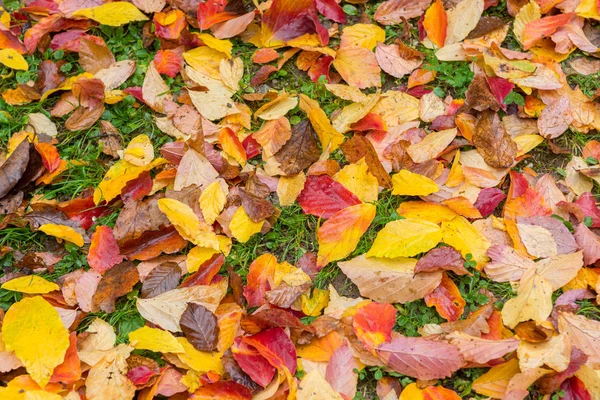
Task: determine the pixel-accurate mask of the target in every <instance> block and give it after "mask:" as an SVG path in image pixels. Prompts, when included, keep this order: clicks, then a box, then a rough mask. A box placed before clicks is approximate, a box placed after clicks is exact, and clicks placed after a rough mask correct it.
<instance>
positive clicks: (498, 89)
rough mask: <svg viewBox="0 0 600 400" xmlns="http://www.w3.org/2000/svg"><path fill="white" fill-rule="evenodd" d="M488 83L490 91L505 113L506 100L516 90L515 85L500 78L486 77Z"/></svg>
mask: <svg viewBox="0 0 600 400" xmlns="http://www.w3.org/2000/svg"><path fill="white" fill-rule="evenodd" d="M486 79H487V83H488V85H489V86H490V90H491V91H492V93H493V94H494V96H495V97H496V100H498V104H500V107H502V109H503V110H504V111H506V104H504V98H505V97H506V96H507V95H508V94H509V93H510V92H511V90H513V89H514V87H515V84H514V83H511V82H509V81H508V79H505V78H501V77H499V76H486Z"/></svg>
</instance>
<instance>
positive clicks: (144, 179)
mask: <svg viewBox="0 0 600 400" xmlns="http://www.w3.org/2000/svg"><path fill="white" fill-rule="evenodd" d="M152 185H153V183H152V177H151V176H150V172H148V171H144V172H142V173H141V174H140V176H138V177H137V178H135V179H133V180H131V181H129V182H127V184H125V187H124V188H123V190H121V199H122V200H123V202H127V201H131V200H133V201H139V200H142V199H143V198H144V197H146V196H147V195H149V194H150V192H151V191H152Z"/></svg>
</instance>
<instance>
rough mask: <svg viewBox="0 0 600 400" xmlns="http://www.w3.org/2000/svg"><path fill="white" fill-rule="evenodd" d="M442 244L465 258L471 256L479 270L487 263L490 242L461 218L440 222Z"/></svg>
mask: <svg viewBox="0 0 600 400" xmlns="http://www.w3.org/2000/svg"><path fill="white" fill-rule="evenodd" d="M442 230H443V237H444V239H443V240H444V243H446V244H448V245H450V246H452V247H454V248H455V249H456V250H458V251H459V252H460V254H462V256H463V257H466V256H467V254H471V255H472V256H473V259H474V260H475V261H476V262H477V269H479V270H481V268H483V266H484V265H485V264H486V263H487V261H488V256H487V249H488V247H490V242H489V241H488V240H487V239H486V237H485V236H483V235H482V234H481V232H479V231H478V230H477V229H475V227H474V226H473V225H471V223H470V222H469V221H468V220H467V219H466V218H465V217H462V216H460V215H459V216H457V217H455V218H454V219H452V220H451V221H446V222H442Z"/></svg>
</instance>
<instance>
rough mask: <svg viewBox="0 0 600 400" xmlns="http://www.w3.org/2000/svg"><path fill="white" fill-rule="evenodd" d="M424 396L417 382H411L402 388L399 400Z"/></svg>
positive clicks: (417, 399) (421, 399) (419, 399)
mask: <svg viewBox="0 0 600 400" xmlns="http://www.w3.org/2000/svg"><path fill="white" fill-rule="evenodd" d="M423 398H424V397H423V391H422V390H421V389H419V387H418V386H417V384H416V383H410V384H408V385H407V386H406V387H405V388H404V389H402V393H400V398H399V399H398V400H423Z"/></svg>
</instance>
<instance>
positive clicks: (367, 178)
mask: <svg viewBox="0 0 600 400" xmlns="http://www.w3.org/2000/svg"><path fill="white" fill-rule="evenodd" d="M333 179H334V180H336V181H338V182H339V183H341V184H342V185H344V187H345V188H346V189H348V190H349V191H351V192H352V193H354V194H355V195H356V197H358V198H359V199H360V201H362V202H365V203H372V202H374V201H377V196H378V195H379V184H378V183H377V178H375V177H374V176H373V174H371V173H370V172H369V167H368V166H367V163H366V162H365V159H364V158H361V159H360V160H359V161H358V162H357V163H356V164H348V165H346V166H345V167H344V168H342V170H341V171H339V172H338V173H337V174H335V175H334V176H333Z"/></svg>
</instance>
